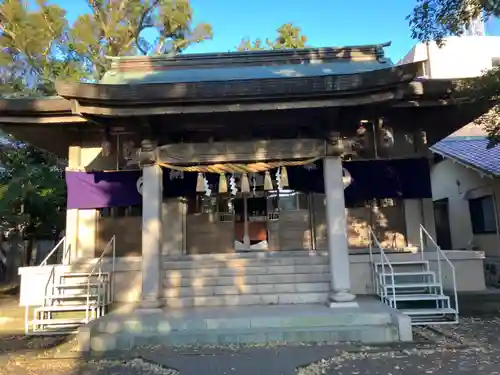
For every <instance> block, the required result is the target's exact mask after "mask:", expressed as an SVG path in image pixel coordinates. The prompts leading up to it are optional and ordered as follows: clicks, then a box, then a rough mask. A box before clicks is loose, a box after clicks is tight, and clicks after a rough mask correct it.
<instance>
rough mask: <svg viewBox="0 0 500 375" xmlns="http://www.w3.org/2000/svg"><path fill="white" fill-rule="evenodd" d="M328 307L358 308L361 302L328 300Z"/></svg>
mask: <svg viewBox="0 0 500 375" xmlns="http://www.w3.org/2000/svg"><path fill="white" fill-rule="evenodd" d="M328 307H330V308H331V309H337V308H340V309H342V308H347V307H349V308H358V307H359V303H357V302H328Z"/></svg>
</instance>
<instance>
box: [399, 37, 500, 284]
mask: <svg viewBox="0 0 500 375" xmlns="http://www.w3.org/2000/svg"><path fill="white" fill-rule="evenodd" d="M415 61H422V76H424V77H427V78H432V79H449V78H471V77H477V76H480V75H481V74H483V73H484V72H485V71H487V70H489V69H492V68H495V67H498V66H500V37H496V36H464V37H452V38H448V39H447V40H445V44H444V46H443V47H441V48H440V47H438V46H437V45H436V43H430V44H429V45H426V44H418V45H416V46H415V47H413V48H412V50H411V51H410V52H409V53H408V54H407V55H406V56H405V57H404V58H403V59H402V60H401V61H400V63H410V62H415ZM436 126H438V125H437V124H436ZM487 145H488V141H487V139H486V132H485V131H484V130H483V129H482V128H481V127H479V126H477V125H474V124H469V125H467V126H465V127H463V128H462V129H460V130H458V131H456V132H455V133H453V134H451V135H450V136H449V137H447V138H446V139H444V140H442V141H440V142H438V143H436V144H434V145H433V146H432V147H431V151H432V152H434V153H435V155H436V156H437V157H436V158H435V163H434V165H433V167H432V168H431V183H432V195H433V200H434V213H435V222H436V237H437V240H438V242H439V244H440V246H441V247H443V248H452V249H475V250H481V251H484V252H485V254H486V260H485V270H486V281H487V283H489V284H491V285H499V283H500V275H497V272H496V270H497V269H498V267H499V266H500V262H499V258H500V232H499V222H500V221H499V215H498V212H499V210H500V205H499V203H498V202H499V199H500V181H499V178H500V173H499V171H498V170H497V169H498V167H497V166H498V165H499V164H500V150H499V149H498V148H493V149H488V148H487Z"/></svg>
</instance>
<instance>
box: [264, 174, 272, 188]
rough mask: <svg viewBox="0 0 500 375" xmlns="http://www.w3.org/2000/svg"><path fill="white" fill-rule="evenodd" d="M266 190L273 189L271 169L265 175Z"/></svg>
mask: <svg viewBox="0 0 500 375" xmlns="http://www.w3.org/2000/svg"><path fill="white" fill-rule="evenodd" d="M264 190H273V180H272V179H271V173H270V172H269V171H266V172H265V175H264Z"/></svg>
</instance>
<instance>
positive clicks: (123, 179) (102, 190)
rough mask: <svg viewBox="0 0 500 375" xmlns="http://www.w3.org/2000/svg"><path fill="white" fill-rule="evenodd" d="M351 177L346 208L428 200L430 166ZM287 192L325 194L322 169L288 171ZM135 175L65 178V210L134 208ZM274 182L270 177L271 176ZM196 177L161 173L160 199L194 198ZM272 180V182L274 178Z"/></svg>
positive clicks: (373, 167)
mask: <svg viewBox="0 0 500 375" xmlns="http://www.w3.org/2000/svg"><path fill="white" fill-rule="evenodd" d="M344 168H345V169H347V170H348V171H349V173H350V174H351V177H352V183H351V185H350V186H349V187H348V188H347V189H346V190H345V198H346V201H347V202H356V201H360V200H367V199H372V198H402V199H417V198H431V197H432V191H431V183H430V170H429V161H428V160H427V159H425V158H421V159H394V160H372V161H352V162H346V163H344ZM287 171H288V179H289V182H290V188H291V189H295V190H299V191H303V192H317V193H323V192H324V181H323V163H322V161H318V162H316V163H315V164H314V168H313V169H310V168H305V167H293V168H287ZM139 177H141V172H140V171H120V172H70V171H68V172H66V183H67V186H68V209H71V208H80V209H90V208H103V207H119V206H135V205H140V204H142V197H141V195H140V194H139V192H138V190H137V180H138V179H139ZM273 177H274V176H273ZM196 179H197V173H184V176H183V178H176V176H174V175H171V174H170V172H169V171H168V170H164V173H163V195H164V196H165V197H181V196H192V195H195V194H196V191H195V190H196ZM207 179H208V182H209V184H210V187H211V188H212V190H213V191H214V192H217V191H218V182H219V176H218V175H217V174H208V175H207ZM273 179H274V178H273Z"/></svg>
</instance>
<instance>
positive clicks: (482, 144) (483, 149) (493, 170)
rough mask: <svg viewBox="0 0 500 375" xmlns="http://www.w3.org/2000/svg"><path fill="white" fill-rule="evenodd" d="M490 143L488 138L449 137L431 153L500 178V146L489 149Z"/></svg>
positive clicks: (436, 145)
mask: <svg viewBox="0 0 500 375" xmlns="http://www.w3.org/2000/svg"><path fill="white" fill-rule="evenodd" d="M488 142H489V141H488V139H486V137H448V138H445V139H443V140H442V141H439V142H438V143H436V144H435V145H434V146H432V147H431V151H432V152H435V153H437V154H440V155H442V156H444V157H446V158H450V159H453V160H456V161H457V162H459V163H462V164H465V165H467V166H470V167H471V168H474V169H477V170H478V171H480V172H483V173H484V174H487V175H490V176H494V177H500V146H495V147H492V148H488V147H487V146H488Z"/></svg>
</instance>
